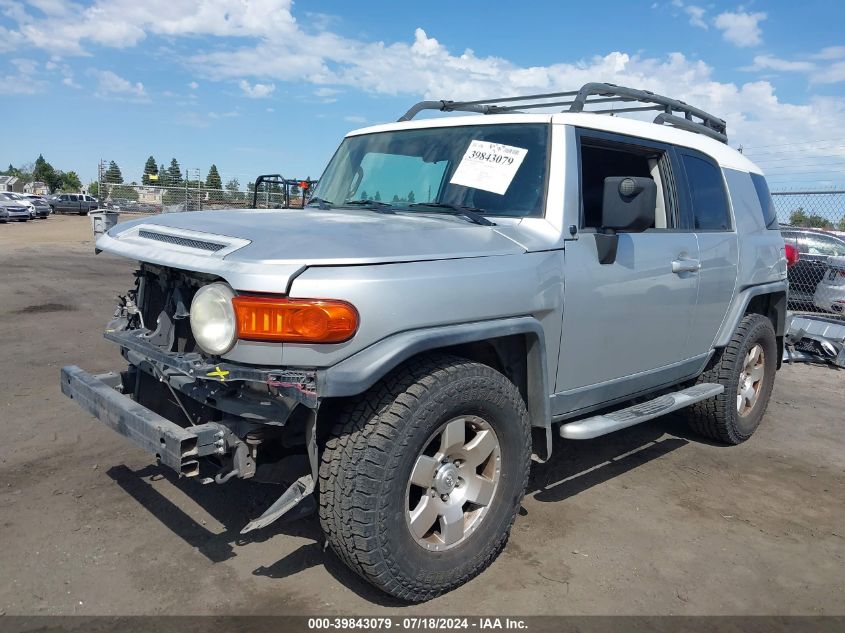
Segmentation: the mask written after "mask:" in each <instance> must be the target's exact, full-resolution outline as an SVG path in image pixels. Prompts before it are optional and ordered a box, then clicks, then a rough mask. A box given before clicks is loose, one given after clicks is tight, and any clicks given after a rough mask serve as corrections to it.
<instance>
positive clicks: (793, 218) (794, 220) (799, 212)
mask: <svg viewBox="0 0 845 633" xmlns="http://www.w3.org/2000/svg"><path fill="white" fill-rule="evenodd" d="M789 223H790V224H791V225H792V226H806V224H807V214H806V213H804V207H798V208H797V209H795V211H793V212H792V213H790V214H789Z"/></svg>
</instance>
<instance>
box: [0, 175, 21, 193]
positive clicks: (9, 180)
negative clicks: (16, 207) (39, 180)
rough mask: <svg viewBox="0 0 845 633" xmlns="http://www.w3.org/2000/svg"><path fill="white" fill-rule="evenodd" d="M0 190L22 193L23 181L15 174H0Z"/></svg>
mask: <svg viewBox="0 0 845 633" xmlns="http://www.w3.org/2000/svg"><path fill="white" fill-rule="evenodd" d="M0 191H14V192H16V193H23V181H21V179H20V178H18V177H17V176H0Z"/></svg>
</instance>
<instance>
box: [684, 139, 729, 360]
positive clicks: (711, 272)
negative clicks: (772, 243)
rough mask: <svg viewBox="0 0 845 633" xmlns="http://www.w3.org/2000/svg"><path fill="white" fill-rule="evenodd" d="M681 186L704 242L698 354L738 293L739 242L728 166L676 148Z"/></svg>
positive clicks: (693, 337)
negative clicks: (726, 173) (726, 174)
mask: <svg viewBox="0 0 845 633" xmlns="http://www.w3.org/2000/svg"><path fill="white" fill-rule="evenodd" d="M676 156H677V162H678V164H679V167H678V172H679V173H683V181H684V186H683V187H681V190H682V191H683V195H682V196H681V207H682V209H683V213H682V216H683V219H682V223H683V224H684V226H686V227H688V228H691V229H692V231H693V232H694V233H695V238H696V240H697V242H698V259H699V263H700V266H701V267H700V269H699V271H698V297H697V299H696V304H695V311H694V314H693V318H692V328H691V329H690V348H691V350H692V352H693V353H694V354H705V353H708V352H709V351H710V349H711V347H712V345H713V341H714V340H715V338H716V333H717V332H718V331H719V328H720V327H721V325H722V321H724V319H725V315H726V314H727V310H728V307H729V306H730V303H731V299H732V298H733V294H734V289H735V286H736V277H737V262H738V261H739V247H738V241H737V233H736V227H735V226H734V222H733V220H732V218H731V212H730V206H729V202H728V192H727V187H726V185H725V178H724V175H723V174H722V169H721V168H720V167H719V165H718V164H717V163H716V162H715V161H714V160H713V159H712V158H710V157H709V156H706V155H705V154H702V153H701V152H697V151H695V150H692V149H687V148H678V149H677V150H676Z"/></svg>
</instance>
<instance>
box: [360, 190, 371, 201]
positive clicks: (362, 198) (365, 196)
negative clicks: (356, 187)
mask: <svg viewBox="0 0 845 633" xmlns="http://www.w3.org/2000/svg"><path fill="white" fill-rule="evenodd" d="M369 199H370V196H368V195H367V190H366V189H364V191H362V192H361V200H369Z"/></svg>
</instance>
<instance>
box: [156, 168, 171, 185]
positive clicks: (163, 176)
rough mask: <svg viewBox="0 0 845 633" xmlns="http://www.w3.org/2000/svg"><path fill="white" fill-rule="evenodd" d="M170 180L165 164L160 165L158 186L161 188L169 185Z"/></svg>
mask: <svg viewBox="0 0 845 633" xmlns="http://www.w3.org/2000/svg"><path fill="white" fill-rule="evenodd" d="M169 182H170V181H169V180H168V178H167V168H166V167H165V166H164V163H162V164H161V165H159V167H158V185H159V187H164V186H167V185H168V184H169Z"/></svg>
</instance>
